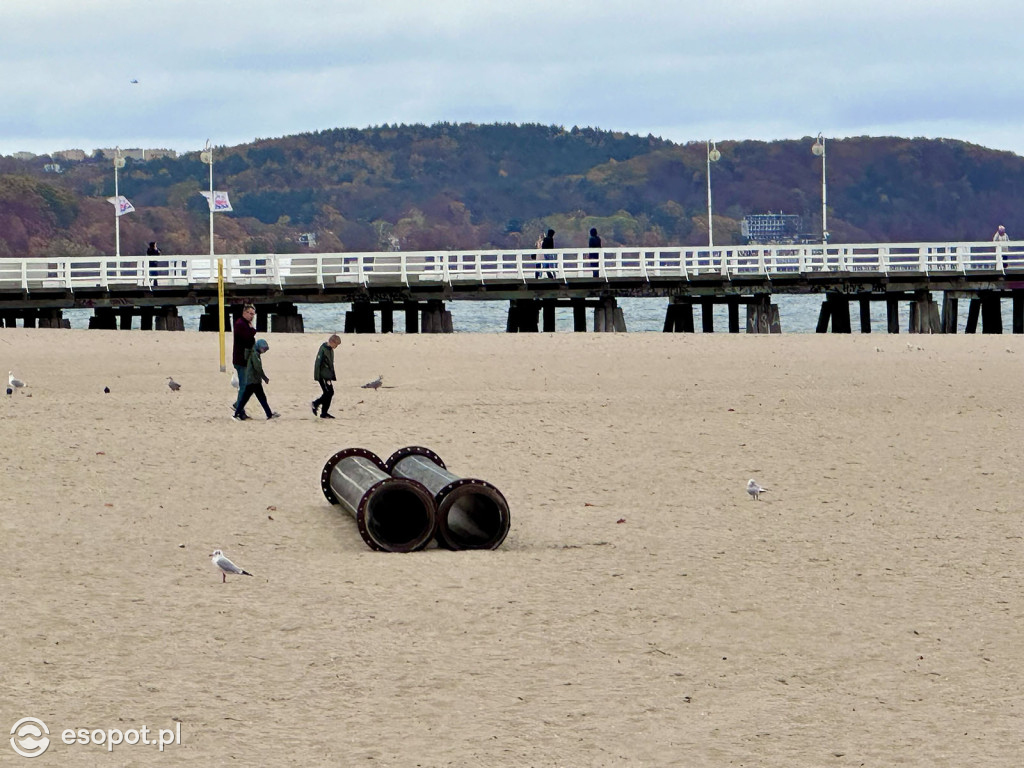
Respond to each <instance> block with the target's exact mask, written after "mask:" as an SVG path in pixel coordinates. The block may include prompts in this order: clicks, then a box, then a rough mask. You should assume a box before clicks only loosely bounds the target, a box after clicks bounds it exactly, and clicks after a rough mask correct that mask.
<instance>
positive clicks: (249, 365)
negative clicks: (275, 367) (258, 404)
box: [245, 347, 270, 384]
mask: <svg viewBox="0 0 1024 768" xmlns="http://www.w3.org/2000/svg"><path fill="white" fill-rule="evenodd" d="M245 354H246V358H245V359H246V363H245V381H246V383H247V384H256V383H257V382H260V381H265V382H267V383H268V384H269V383H270V379H268V378H267V375H266V374H265V373H263V359H262V356H261V355H260V353H259V352H258V351H257V350H256V347H253V348H252V349H249V350H246V353H245Z"/></svg>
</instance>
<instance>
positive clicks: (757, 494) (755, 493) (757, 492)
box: [747, 478, 768, 500]
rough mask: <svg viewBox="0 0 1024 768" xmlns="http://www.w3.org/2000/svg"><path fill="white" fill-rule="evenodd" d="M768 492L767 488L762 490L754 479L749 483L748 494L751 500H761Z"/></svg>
mask: <svg viewBox="0 0 1024 768" xmlns="http://www.w3.org/2000/svg"><path fill="white" fill-rule="evenodd" d="M767 490H768V489H767V488H762V487H761V486H760V485H758V484H757V482H756V481H755V480H754V479H753V478H751V479H750V480H748V481H747V493H749V494H750V498H752V499H755V500H758V499H760V498H761V494H762V493H764V492H765V491H767Z"/></svg>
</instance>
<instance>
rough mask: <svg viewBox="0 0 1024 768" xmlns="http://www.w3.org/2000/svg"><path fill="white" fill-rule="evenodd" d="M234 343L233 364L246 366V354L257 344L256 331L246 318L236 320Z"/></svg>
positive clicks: (232, 347)
mask: <svg viewBox="0 0 1024 768" xmlns="http://www.w3.org/2000/svg"><path fill="white" fill-rule="evenodd" d="M232 336H233V341H232V344H231V364H232V365H245V353H246V351H248V350H250V349H252V345H253V344H254V343H255V342H256V329H255V328H253V327H252V326H251V325H249V323H248V321H247V320H246V319H245V318H244V317H239V318H238V319H237V320H235V326H234V331H233V332H232Z"/></svg>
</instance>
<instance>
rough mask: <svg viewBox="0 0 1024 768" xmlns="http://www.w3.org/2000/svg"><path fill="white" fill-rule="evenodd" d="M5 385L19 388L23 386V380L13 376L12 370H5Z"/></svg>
mask: <svg viewBox="0 0 1024 768" xmlns="http://www.w3.org/2000/svg"><path fill="white" fill-rule="evenodd" d="M7 386H9V387H10V388H11V389H21V388H22V387H24V386H25V382H24V381H22V380H21V379H16V378H14V371H8V372H7Z"/></svg>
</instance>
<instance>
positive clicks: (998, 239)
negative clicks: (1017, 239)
mask: <svg viewBox="0 0 1024 768" xmlns="http://www.w3.org/2000/svg"><path fill="white" fill-rule="evenodd" d="M1009 239H1010V236H1009V235H1008V234H1006V227H1004V226H1003V225H1002V224H1000V225H999V229H997V230H996V233H995V234H994V235H992V242H993V243H1005V242H1006V241H1007V240H1009Z"/></svg>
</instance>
